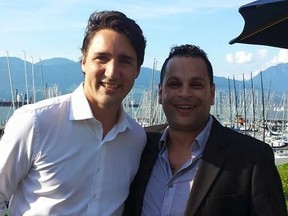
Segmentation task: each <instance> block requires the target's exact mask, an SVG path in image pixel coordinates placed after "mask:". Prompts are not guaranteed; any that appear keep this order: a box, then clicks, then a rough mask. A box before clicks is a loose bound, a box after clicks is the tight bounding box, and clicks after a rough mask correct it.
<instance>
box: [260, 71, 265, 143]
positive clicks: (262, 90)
mask: <svg viewBox="0 0 288 216" xmlns="http://www.w3.org/2000/svg"><path fill="white" fill-rule="evenodd" d="M260 78H261V92H262V118H263V119H262V120H263V124H262V126H263V137H262V140H263V142H265V126H266V124H265V106H264V88H263V78H262V71H260Z"/></svg>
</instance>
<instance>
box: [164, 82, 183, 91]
mask: <svg viewBox="0 0 288 216" xmlns="http://www.w3.org/2000/svg"><path fill="white" fill-rule="evenodd" d="M179 86H181V83H180V82H177V81H170V82H167V87H169V88H172V89H176V88H178V87H179Z"/></svg>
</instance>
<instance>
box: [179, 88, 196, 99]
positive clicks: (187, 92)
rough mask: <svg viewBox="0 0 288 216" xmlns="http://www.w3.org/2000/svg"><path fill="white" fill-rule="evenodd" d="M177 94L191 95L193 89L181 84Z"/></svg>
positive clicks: (182, 95)
mask: <svg viewBox="0 0 288 216" xmlns="http://www.w3.org/2000/svg"><path fill="white" fill-rule="evenodd" d="M178 95H179V96H181V97H190V96H192V95H193V91H192V89H191V88H189V87H188V86H182V88H180V89H179V91H178Z"/></svg>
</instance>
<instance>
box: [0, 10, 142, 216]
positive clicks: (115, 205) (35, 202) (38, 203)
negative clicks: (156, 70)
mask: <svg viewBox="0 0 288 216" xmlns="http://www.w3.org/2000/svg"><path fill="white" fill-rule="evenodd" d="M145 47H146V39H145V38H144V36H143V33H142V30H141V28H140V27H139V26H138V25H137V24H136V23H135V21H134V20H132V19H130V18H128V17H126V15H124V14H123V13H121V12H117V11H102V12H99V13H97V12H95V13H93V14H91V16H90V18H89V21H88V25H87V28H86V32H85V38H84V40H83V45H82V48H81V51H82V59H81V67H82V71H83V73H84V76H85V79H84V82H83V83H81V84H80V85H79V87H78V88H77V89H76V90H75V91H74V92H73V93H71V94H67V95H63V96H59V97H56V98H51V99H47V100H44V101H40V102H38V103H36V104H31V105H27V106H24V107H22V108H20V109H18V110H17V111H15V113H14V114H13V116H12V117H11V118H10V120H9V121H8V123H7V125H6V127H5V132H4V135H3V137H2V139H1V141H0V215H1V216H2V215H4V213H5V208H6V207H5V202H6V201H8V200H9V210H8V211H9V212H8V213H9V215H13V216H18V215H19V216H24V215H29V216H31V215H37V216H39V215H49V216H51V215H61V216H64V215H67V216H68V215H69V216H71V215H101V216H103V215H107V216H108V215H121V214H122V211H123V203H124V201H125V199H126V198H127V195H128V193H129V186H130V183H131V181H132V180H133V178H134V176H135V174H136V172H137V169H138V165H139V160H140V156H141V153H142V150H143V148H144V146H145V143H146V135H145V132H144V130H143V129H142V127H141V126H140V125H139V124H138V123H136V122H135V120H133V119H132V118H131V117H130V116H129V115H128V114H127V113H126V112H124V110H123V108H122V106H121V102H122V100H123V99H124V98H125V96H126V95H127V94H128V93H129V91H130V90H131V88H132V87H133V84H134V81H135V79H136V78H137V76H138V74H139V72H140V67H141V65H142V64H143V60H144V52H145Z"/></svg>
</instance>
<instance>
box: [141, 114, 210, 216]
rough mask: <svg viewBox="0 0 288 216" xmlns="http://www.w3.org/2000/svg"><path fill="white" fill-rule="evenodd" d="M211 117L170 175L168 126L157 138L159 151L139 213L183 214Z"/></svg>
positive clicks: (157, 214) (143, 214) (146, 214)
mask: <svg viewBox="0 0 288 216" xmlns="http://www.w3.org/2000/svg"><path fill="white" fill-rule="evenodd" d="M212 122H213V119H212V117H211V116H210V118H209V121H208V123H207V125H206V126H205V128H204V129H203V130H202V131H201V132H200V133H199V135H198V136H197V137H196V138H195V140H194V142H193V143H192V156H191V158H190V159H189V160H188V161H186V163H185V164H183V166H182V167H181V169H180V170H179V171H178V172H177V173H175V174H174V175H173V173H172V170H171V167H170V164H169V159H168V150H167V146H166V138H167V135H168V129H166V130H165V131H164V133H163V135H162V137H161V139H160V142H159V148H160V152H159V154H158V158H157V160H156V163H155V165H154V167H153V170H152V173H151V176H150V178H149V181H148V185H147V187H146V191H145V195H144V200H143V207H142V216H151V215H153V216H181V215H184V213H185V209H186V205H187V201H188V198H189V193H190V190H191V188H192V185H193V180H194V177H195V174H196V171H197V169H198V163H199V159H200V158H201V156H202V154H203V151H204V148H205V146H206V142H207V140H208V137H209V134H210V130H211V126H212Z"/></svg>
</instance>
